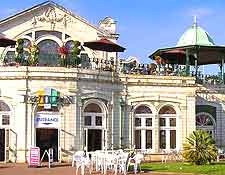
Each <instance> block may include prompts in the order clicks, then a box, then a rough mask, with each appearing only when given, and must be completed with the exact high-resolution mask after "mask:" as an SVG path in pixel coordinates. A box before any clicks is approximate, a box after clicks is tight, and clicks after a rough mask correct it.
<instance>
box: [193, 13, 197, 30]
mask: <svg viewBox="0 0 225 175" xmlns="http://www.w3.org/2000/svg"><path fill="white" fill-rule="evenodd" d="M193 25H194V26H195V27H197V15H194V24H193Z"/></svg>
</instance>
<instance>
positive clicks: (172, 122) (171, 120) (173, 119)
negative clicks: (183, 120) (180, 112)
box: [170, 118, 176, 126]
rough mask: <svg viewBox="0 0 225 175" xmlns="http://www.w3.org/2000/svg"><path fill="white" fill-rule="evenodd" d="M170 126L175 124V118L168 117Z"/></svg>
mask: <svg viewBox="0 0 225 175" xmlns="http://www.w3.org/2000/svg"><path fill="white" fill-rule="evenodd" d="M170 126H176V118H170Z"/></svg>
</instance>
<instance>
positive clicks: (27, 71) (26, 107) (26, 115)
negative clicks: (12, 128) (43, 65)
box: [25, 66, 29, 160]
mask: <svg viewBox="0 0 225 175" xmlns="http://www.w3.org/2000/svg"><path fill="white" fill-rule="evenodd" d="M28 73H29V70H28V66H26V76H25V81H26V84H25V86H26V93H25V160H26V155H27V133H28V131H27V130H28V128H27V127H28V121H27V120H28V95H29V94H28V92H29V84H28V83H29V82H28V79H29V76H28Z"/></svg>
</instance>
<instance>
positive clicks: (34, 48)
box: [28, 43, 39, 65]
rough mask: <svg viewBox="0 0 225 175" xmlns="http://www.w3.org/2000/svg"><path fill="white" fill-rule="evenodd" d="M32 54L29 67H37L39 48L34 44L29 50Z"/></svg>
mask: <svg viewBox="0 0 225 175" xmlns="http://www.w3.org/2000/svg"><path fill="white" fill-rule="evenodd" d="M28 52H29V53H30V58H29V59H28V64H29V65H36V64H37V63H38V55H39V47H38V46H37V45H36V44H35V43H33V44H32V46H30V47H29V48H28Z"/></svg>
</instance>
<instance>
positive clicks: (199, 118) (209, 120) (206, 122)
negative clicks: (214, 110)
mask: <svg viewBox="0 0 225 175" xmlns="http://www.w3.org/2000/svg"><path fill="white" fill-rule="evenodd" d="M214 123H215V121H214V119H213V117H212V116H211V115H210V114H209V113H206V112H201V113H198V114H197V115H196V128H197V129H201V130H204V131H207V132H208V133H209V134H210V135H211V136H212V137H214V135H215V124H214Z"/></svg>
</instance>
